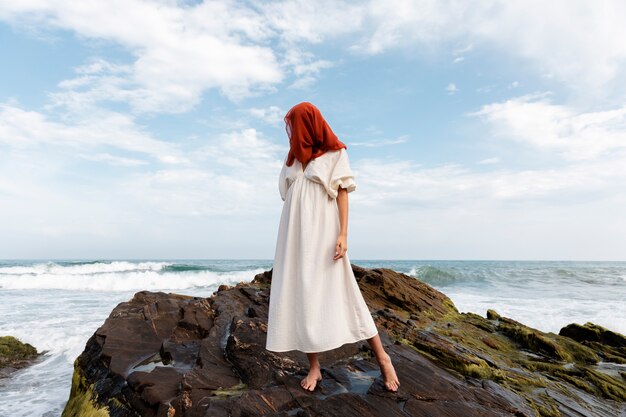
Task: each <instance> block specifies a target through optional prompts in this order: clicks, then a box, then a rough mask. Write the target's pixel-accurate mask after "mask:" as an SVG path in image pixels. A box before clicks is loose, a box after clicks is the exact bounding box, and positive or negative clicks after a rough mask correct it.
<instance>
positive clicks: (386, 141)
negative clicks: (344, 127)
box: [350, 135, 409, 148]
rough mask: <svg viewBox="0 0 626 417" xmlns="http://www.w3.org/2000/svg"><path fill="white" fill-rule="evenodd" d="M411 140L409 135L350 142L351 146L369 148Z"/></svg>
mask: <svg viewBox="0 0 626 417" xmlns="http://www.w3.org/2000/svg"><path fill="white" fill-rule="evenodd" d="M408 141H409V137H408V136H407V135H402V136H398V137H397V138H395V139H374V140H368V141H366V142H350V145H351V146H364V147H367V148H375V147H379V146H388V145H397V144H400V143H406V142H408Z"/></svg>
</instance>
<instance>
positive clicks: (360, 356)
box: [63, 265, 626, 417]
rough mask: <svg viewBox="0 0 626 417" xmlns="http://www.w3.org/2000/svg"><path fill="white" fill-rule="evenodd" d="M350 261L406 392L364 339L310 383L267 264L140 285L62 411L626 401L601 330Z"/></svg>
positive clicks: (298, 412)
mask: <svg viewBox="0 0 626 417" xmlns="http://www.w3.org/2000/svg"><path fill="white" fill-rule="evenodd" d="M353 270H354V273H355V277H356V280H357V282H358V284H359V287H360V289H361V291H362V293H363V295H364V297H365V300H366V302H367V304H368V306H369V308H370V311H371V312H372V315H373V317H374V320H375V321H376V324H377V326H378V329H379V334H380V337H381V340H382V342H383V344H384V345H385V348H386V350H387V352H388V353H389V354H390V356H391V358H392V361H393V363H394V365H395V367H396V371H397V373H398V377H399V379H400V382H401V386H400V389H399V391H398V392H397V393H391V392H388V391H386V390H385V388H384V384H383V381H382V379H381V375H380V371H379V369H378V366H377V363H376V360H375V358H374V357H373V352H372V351H371V349H370V347H369V345H368V343H367V342H366V341H360V342H358V343H351V344H345V345H343V346H341V347H340V348H338V349H334V350H332V351H328V352H323V353H321V354H320V362H321V364H322V377H323V380H322V381H321V382H320V383H319V385H318V387H317V389H316V390H315V391H314V392H308V391H304V390H303V389H302V388H301V387H300V379H301V378H303V377H304V376H305V375H306V373H307V369H308V361H307V358H306V354H304V353H302V352H298V351H290V352H284V353H280V354H278V353H274V352H270V351H267V350H265V348H264V347H265V339H266V334H267V313H268V302H269V296H270V284H271V271H267V272H264V273H262V274H259V275H257V276H256V277H255V278H254V280H252V281H251V282H248V283H240V284H238V285H236V286H225V285H223V286H220V287H219V289H218V291H216V292H215V293H214V294H213V296H212V297H210V298H208V299H205V298H197V297H190V296H182V295H176V294H165V293H151V292H140V293H137V294H136V295H135V296H134V297H133V299H132V300H130V301H128V302H126V303H122V304H120V305H118V306H117V307H116V308H115V309H114V310H113V312H112V313H111V315H110V316H109V318H108V319H107V320H106V321H105V323H104V324H103V326H102V327H100V328H99V329H98V330H97V331H96V332H95V334H94V335H93V336H92V337H91V339H90V340H89V341H88V342H87V345H86V348H85V351H84V352H83V353H82V354H81V355H80V357H79V358H78V359H77V360H76V362H75V373H74V378H73V381H72V382H73V384H72V392H71V394H70V400H69V401H68V404H67V406H66V408H65V411H64V413H63V416H64V417H70V416H83V415H102V416H115V417H126V416H155V417H156V416H164V417H165V416H169V417H171V416H176V417H179V416H186V417H205V416H240V417H243V416H274V417H278V416H298V417H306V416H342V417H344V416H385V417H387V416H389V417H393V416H466V417H473V416H494V417H495V416H518V417H522V416H581V415H584V416H586V415H593V416H618V415H620V413H626V408H625V406H624V402H625V401H626V385H625V382H624V378H623V377H622V374H621V373H620V372H622V371H623V369H622V368H620V366H621V365H620V364H619V363H618V362H610V361H609V359H611V358H613V357H615V358H620V357H621V356H620V355H618V353H620V352H621V350H620V349H622V348H623V346H622V345H621V344H620V343H621V342H620V340H621V339H620V338H619V337H617V338H616V337H614V336H613V335H609V334H608V333H607V332H608V331H606V329H604V331H600V330H598V329H597V327H595V325H591V324H589V326H588V325H585V326H586V327H587V328H585V329H583V331H578V332H572V331H569V330H568V331H562V332H563V334H560V335H556V334H553V333H544V332H541V331H539V330H537V329H532V328H530V327H528V326H525V325H524V324H522V323H519V322H517V321H515V320H512V319H510V318H507V317H503V316H500V315H499V314H498V313H497V312H495V311H493V310H489V311H488V312H487V314H486V317H482V316H480V315H478V314H474V313H459V311H458V310H457V309H456V307H455V306H454V304H453V303H452V301H451V300H450V299H449V298H448V297H447V296H446V295H445V294H443V293H441V292H439V291H437V290H435V289H434V288H432V287H431V286H429V285H427V284H425V283H424V282H422V281H420V280H419V279H415V278H412V277H409V276H407V275H403V274H399V273H396V272H394V271H391V270H388V269H364V268H360V267H358V266H354V265H353ZM575 330H576V329H575ZM589 331H592V332H591V333H589ZM568 332H569V333H568ZM615 335H617V334H615ZM617 336H621V337H623V336H622V335H617ZM615 341H617V342H615ZM611 352H613V353H611ZM611 355H612V356H611Z"/></svg>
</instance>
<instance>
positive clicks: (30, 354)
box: [0, 336, 38, 367]
mask: <svg viewBox="0 0 626 417" xmlns="http://www.w3.org/2000/svg"><path fill="white" fill-rule="evenodd" d="M37 356H38V353H37V349H35V348H34V347H33V346H31V345H29V344H28V343H22V342H20V341H19V340H18V339H16V338H15V337H13V336H2V337H0V367H4V366H10V365H12V363H13V362H16V361H24V360H32V359H35V358H36V357H37Z"/></svg>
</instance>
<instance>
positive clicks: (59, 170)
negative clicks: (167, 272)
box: [0, 0, 626, 260]
mask: <svg viewBox="0 0 626 417" xmlns="http://www.w3.org/2000/svg"><path fill="white" fill-rule="evenodd" d="M623 21H626V7H625V6H623V5H622V4H620V2H618V1H614V2H612V1H604V2H586V1H554V2H550V3H549V4H545V2H534V1H528V2H507V1H487V0H485V1H481V2H478V3H475V4H472V5H471V6H470V5H469V4H468V3H467V2H462V1H441V2H431V1H418V0H416V1H399V0H394V1H389V0H387V1H382V0H371V1H360V2H344V1H332V2H330V1H329V2H326V1H320V2H305V1H269V2H256V1H252V2H243V1H241V2H231V1H219V2H183V1H178V2H177V1H165V0H162V1H147V0H142V1H140V0H126V1H123V2H122V1H107V2H104V1H86V2H73V1H69V0H56V1H28V2H8V1H1V0H0V62H2V65H1V66H0V74H1V77H0V152H1V153H2V158H0V201H1V202H2V204H0V235H1V236H3V239H1V240H0V257H1V258H264V259H271V258H272V257H273V255H274V248H275V243H276V233H277V227H278V221H279V217H280V210H281V207H282V200H281V199H280V196H279V194H278V188H277V176H278V173H279V171H280V166H281V163H282V161H283V158H284V155H285V153H286V151H287V138H286V135H285V131H284V125H283V123H282V117H283V115H284V113H285V112H286V111H287V110H288V109H289V108H290V107H291V106H292V105H294V104H296V103H298V102H300V101H311V102H313V103H315V104H316V105H317V106H318V107H319V108H320V109H321V110H322V113H323V114H324V115H325V117H326V119H327V120H328V121H329V123H330V124H331V126H332V128H333V129H334V130H335V132H336V133H337V134H338V135H339V136H340V138H341V140H343V141H344V142H345V143H346V144H347V145H348V154H349V156H350V161H351V165H352V168H353V170H354V172H355V175H356V180H357V191H355V192H354V193H351V194H350V223H349V245H350V251H349V254H350V257H351V258H352V259H366V258H367V259H572V260H626V217H625V216H624V214H623V213H624V208H625V207H626V106H625V105H624V99H625V98H626V94H625V93H626V89H625V86H626V78H625V74H626V71H625V70H624V65H625V58H626V44H625V43H624V42H623V41H622V40H623V39H624V38H626V29H624V26H623V24H622V22H623Z"/></svg>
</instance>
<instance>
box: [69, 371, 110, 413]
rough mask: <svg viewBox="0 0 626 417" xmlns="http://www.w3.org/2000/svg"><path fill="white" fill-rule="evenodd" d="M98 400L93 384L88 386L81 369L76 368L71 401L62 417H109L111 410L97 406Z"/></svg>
mask: <svg viewBox="0 0 626 417" xmlns="http://www.w3.org/2000/svg"><path fill="white" fill-rule="evenodd" d="M96 399H97V396H96V394H95V392H94V390H93V384H88V383H87V381H86V379H85V377H84V376H83V375H82V373H81V372H80V368H79V367H77V366H74V375H73V376H72V389H71V391H70V399H69V401H68V402H67V404H66V405H65V409H64V410H63V414H62V415H61V417H109V410H108V409H107V408H106V407H104V408H103V407H101V406H99V405H97V402H96Z"/></svg>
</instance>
